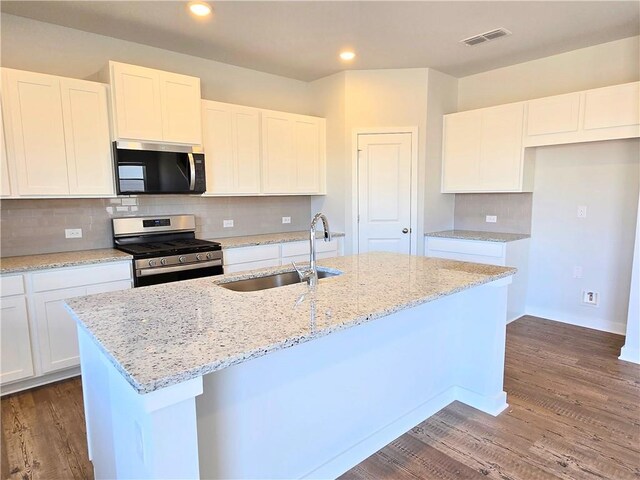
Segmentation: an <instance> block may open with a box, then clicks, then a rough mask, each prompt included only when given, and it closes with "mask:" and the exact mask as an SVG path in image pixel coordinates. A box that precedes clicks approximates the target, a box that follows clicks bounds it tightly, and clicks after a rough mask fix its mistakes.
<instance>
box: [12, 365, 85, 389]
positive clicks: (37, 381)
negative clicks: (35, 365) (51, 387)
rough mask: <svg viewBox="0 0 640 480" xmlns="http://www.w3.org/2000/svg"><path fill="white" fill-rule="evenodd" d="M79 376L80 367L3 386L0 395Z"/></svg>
mask: <svg viewBox="0 0 640 480" xmlns="http://www.w3.org/2000/svg"><path fill="white" fill-rule="evenodd" d="M78 375H80V367H73V368H69V369H68V370H62V371H60V372H53V373H49V374H47V375H42V376H40V377H34V378H27V379H25V380H18V381H17V382H13V383H9V384H7V385H2V387H0V395H2V396H4V395H9V394H11V393H17V392H21V391H23V390H28V389H30V388H35V387H40V386H42V385H46V384H47V383H53V382H59V381H60V380H65V379H67V378H71V377H77V376H78Z"/></svg>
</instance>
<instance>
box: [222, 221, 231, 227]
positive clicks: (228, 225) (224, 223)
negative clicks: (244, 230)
mask: <svg viewBox="0 0 640 480" xmlns="http://www.w3.org/2000/svg"><path fill="white" fill-rule="evenodd" d="M222 228H233V220H223V221H222Z"/></svg>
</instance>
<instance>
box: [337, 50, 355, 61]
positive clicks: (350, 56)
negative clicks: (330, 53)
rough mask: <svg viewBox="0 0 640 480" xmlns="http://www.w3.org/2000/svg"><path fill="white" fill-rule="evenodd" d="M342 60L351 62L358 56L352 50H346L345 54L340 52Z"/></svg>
mask: <svg viewBox="0 0 640 480" xmlns="http://www.w3.org/2000/svg"><path fill="white" fill-rule="evenodd" d="M340 58H341V59H342V60H346V61H349V60H353V59H354V58H356V54H355V53H353V52H352V51H350V50H345V51H344V52H340Z"/></svg>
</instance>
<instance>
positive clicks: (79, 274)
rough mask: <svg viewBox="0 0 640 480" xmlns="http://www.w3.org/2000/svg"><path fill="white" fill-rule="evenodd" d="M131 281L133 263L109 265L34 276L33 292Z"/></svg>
mask: <svg viewBox="0 0 640 480" xmlns="http://www.w3.org/2000/svg"><path fill="white" fill-rule="evenodd" d="M130 279H131V263H129V262H126V263H124V262H122V263H109V264H105V265H95V266H94V265H92V266H88V267H76V268H70V269H66V268H64V269H54V270H51V271H49V272H41V273H34V274H33V291H34V292H44V291H47V290H58V289H60V288H71V287H79V286H86V285H94V284H97V283H108V282H116V281H118V280H130Z"/></svg>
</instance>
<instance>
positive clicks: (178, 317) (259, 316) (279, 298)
mask: <svg viewBox="0 0 640 480" xmlns="http://www.w3.org/2000/svg"><path fill="white" fill-rule="evenodd" d="M319 264H320V266H321V267H324V268H330V269H336V270H340V271H342V272H343V273H342V275H339V276H336V277H332V278H326V279H321V280H320V281H319V282H318V286H317V287H316V289H315V291H314V290H311V289H310V288H309V286H308V285H307V284H306V283H305V284H295V285H288V286H284V287H278V288H273V289H269V290H262V291H257V292H235V291H231V290H228V289H225V288H223V287H221V286H219V285H218V284H219V283H223V282H225V281H229V280H234V279H241V278H251V277H256V276H263V275H265V274H268V273H275V272H282V271H289V270H290V268H287V267H276V268H267V269H262V270H254V271H252V272H247V273H244V274H228V275H224V276H219V277H213V278H212V277H209V278H200V279H194V280H187V281H184V282H174V283H166V284H162V285H155V286H150V287H144V288H137V289H132V290H125V291H120V292H112V293H105V294H100V295H93V296H88V297H82V298H75V299H72V300H68V301H67V303H68V307H67V308H69V309H70V310H72V311H73V312H75V315H76V316H77V318H78V319H79V322H80V324H81V325H82V326H83V327H84V328H85V329H86V330H87V331H88V332H89V335H90V336H92V337H93V339H94V340H96V341H97V343H98V345H99V347H100V348H101V349H102V350H103V351H104V352H105V353H106V354H107V357H108V358H109V359H110V360H111V362H112V363H113V364H114V365H115V366H116V368H117V369H118V370H119V371H120V372H121V373H122V374H123V376H124V377H125V378H126V379H127V381H128V382H129V383H130V384H131V385H132V386H133V388H134V389H135V390H136V391H138V392H140V393H146V392H151V391H153V390H157V389H159V388H163V387H167V386H170V385H173V384H177V383H180V382H183V381H186V380H188V379H191V378H195V377H198V376H201V375H204V374H207V373H210V372H214V371H216V370H220V369H223V368H225V367H228V366H231V365H234V364H238V363H241V362H244V361H247V360H250V359H252V358H257V357H260V356H262V355H265V354H268V353H269V352H272V351H276V350H280V349H283V348H287V347H291V346H293V345H296V344H299V343H302V342H306V341H309V340H312V339H314V338H317V337H321V336H323V335H327V334H330V333H331V332H334V331H337V330H341V329H344V328H349V327H352V326H355V325H358V324H361V323H364V322H368V321H371V320H373V319H375V318H378V317H382V316H385V315H389V314H391V313H394V312H397V311H399V310H402V309H406V308H411V307H414V306H416V305H419V304H422V303H425V302H429V301H432V300H435V299H437V298H440V297H443V296H446V295H450V294H452V293H455V292H459V291H461V290H464V289H467V288H470V287H473V286H476V285H480V284H484V283H487V282H490V281H493V280H496V279H499V278H503V277H507V276H509V275H512V274H513V273H515V271H516V270H515V269H514V268H505V267H496V266H492V265H480V264H474V263H465V262H457V261H453V260H444V259H436V258H427V257H417V256H408V255H399V254H392V253H370V254H362V255H354V256H350V257H335V258H330V259H325V260H321V261H320V262H319ZM163 299H170V301H164V300H163Z"/></svg>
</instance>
